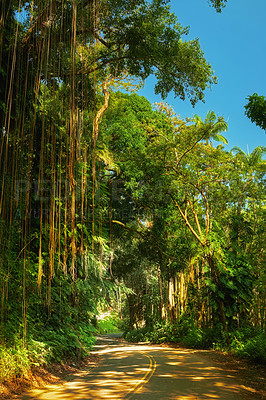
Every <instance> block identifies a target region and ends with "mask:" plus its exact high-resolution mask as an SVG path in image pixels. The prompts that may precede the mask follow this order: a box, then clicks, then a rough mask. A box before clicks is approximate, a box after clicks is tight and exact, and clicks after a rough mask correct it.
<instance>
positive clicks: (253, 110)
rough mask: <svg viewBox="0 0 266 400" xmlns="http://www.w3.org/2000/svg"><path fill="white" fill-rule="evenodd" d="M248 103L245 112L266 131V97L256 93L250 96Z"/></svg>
mask: <svg viewBox="0 0 266 400" xmlns="http://www.w3.org/2000/svg"><path fill="white" fill-rule="evenodd" d="M247 99H248V103H247V104H246V105H245V114H246V116H247V117H248V118H249V119H250V120H251V122H254V123H255V124H256V125H258V126H259V127H260V128H261V129H264V130H265V132H266V98H265V97H264V96H259V95H258V94H257V93H254V94H253V95H252V96H248V98H247Z"/></svg>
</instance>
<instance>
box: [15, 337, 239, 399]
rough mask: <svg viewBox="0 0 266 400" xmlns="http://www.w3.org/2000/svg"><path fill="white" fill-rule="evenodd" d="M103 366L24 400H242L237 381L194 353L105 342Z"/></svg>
mask: <svg viewBox="0 0 266 400" xmlns="http://www.w3.org/2000/svg"><path fill="white" fill-rule="evenodd" d="M94 353H95V354H100V355H101V356H102V361H101V362H100V364H99V365H98V366H97V367H96V368H94V369H92V370H90V371H86V370H85V371H81V372H79V373H78V374H76V376H75V378H74V379H73V380H72V381H69V382H65V383H63V384H62V385H49V386H46V387H45V388H43V389H38V390H34V391H31V392H28V393H26V394H24V395H23V396H22V397H21V400H90V399H93V400H107V399H108V400H109V399H113V400H120V399H121V400H122V399H130V400H196V399H197V400H210V399H213V400H214V399H216V400H241V399H243V397H242V396H241V394H240V392H239V386H238V384H237V382H235V381H234V379H233V377H232V376H230V375H229V374H226V373H224V372H222V371H220V370H219V369H218V368H217V367H214V366H213V365H212V364H211V363H210V362H208V361H206V360H205V358H201V357H200V356H198V355H195V354H194V351H193V350H186V349H174V348H166V347H160V346H150V345H147V344H136V345H135V344H128V343H126V342H121V341H118V340H117V339H115V338H113V337H111V336H110V335H109V336H108V335H105V336H101V337H99V338H98V341H97V343H96V346H95V349H94Z"/></svg>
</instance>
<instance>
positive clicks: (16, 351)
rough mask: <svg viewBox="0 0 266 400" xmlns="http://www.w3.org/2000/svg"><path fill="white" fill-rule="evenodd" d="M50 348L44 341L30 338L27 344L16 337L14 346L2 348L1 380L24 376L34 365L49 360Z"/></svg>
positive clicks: (0, 351) (0, 357)
mask: <svg viewBox="0 0 266 400" xmlns="http://www.w3.org/2000/svg"><path fill="white" fill-rule="evenodd" d="M48 354H49V348H48V347H47V346H46V345H45V344H44V343H42V342H37V341H35V340H33V339H30V340H29V342H28V344H27V346H25V345H24V344H23V341H22V340H20V339H17V338H16V339H15V341H14V344H13V345H12V346H7V345H3V346H1V350H0V380H1V381H2V382H5V381H8V380H11V379H13V378H20V377H22V376H24V375H25V374H26V373H27V372H29V370H30V369H31V366H32V365H42V364H44V363H46V362H47V356H48Z"/></svg>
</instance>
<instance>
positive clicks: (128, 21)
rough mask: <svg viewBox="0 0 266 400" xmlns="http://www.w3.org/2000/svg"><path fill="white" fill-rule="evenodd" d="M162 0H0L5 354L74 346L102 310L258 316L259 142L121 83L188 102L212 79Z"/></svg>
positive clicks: (141, 315) (225, 321)
mask: <svg viewBox="0 0 266 400" xmlns="http://www.w3.org/2000/svg"><path fill="white" fill-rule="evenodd" d="M167 3H168V1H165V0H152V1H147V0H146V1H145V0H130V1H122V0H108V1H107V0H71V1H70V0H49V1H48V0H34V1H33V0H32V1H23V0H20V1H18V0H11V1H2V3H1V9H0V120H1V122H0V124H1V125H0V130H1V139H0V181H1V191H0V285H1V286H0V287H1V332H0V336H1V343H2V346H3V348H5V349H6V350H5V351H6V352H8V350H7V349H8V347H9V346H20V345H21V346H24V347H26V348H27V349H28V351H29V354H30V349H32V348H35V349H36V348H37V349H38V352H40V353H41V354H44V352H45V351H47V352H48V350H47V348H48V347H47V346H49V348H50V349H51V350H50V355H49V357H53V358H55V359H58V360H59V359H61V358H62V357H65V356H67V355H68V354H69V353H72V354H76V355H77V356H80V355H81V353H82V351H83V349H84V348H85V347H87V348H89V347H90V346H91V345H92V343H93V336H92V333H93V332H94V331H95V324H96V317H95V316H96V315H97V314H98V313H99V312H100V311H102V310H104V309H106V307H112V308H113V309H114V310H116V311H117V312H118V313H119V315H120V316H122V317H123V321H124V327H125V329H131V330H132V329H134V328H140V327H143V326H146V327H149V326H152V324H154V323H155V322H158V323H162V324H163V323H166V324H170V325H169V326H170V330H171V329H172V331H171V332H172V333H173V329H174V328H173V327H174V326H176V325H175V324H178V323H180V321H181V322H182V320H184V319H186V320H187V321H189V322H187V323H190V324H192V325H193V329H194V330H196V329H212V330H213V331H212V332H213V333H212V335H213V337H214V334H216V335H218V336H219V334H221V332H222V334H223V335H224V336H223V337H224V338H227V339H228V338H230V332H233V331H234V330H236V329H240V328H244V327H251V328H252V329H255V330H256V334H257V333H259V334H261V332H262V331H263V330H264V328H265V280H266V275H265V268H264V265H265V249H264V248H263V245H264V243H265V229H264V223H265V222H264V221H265V211H266V209H265V167H266V164H265V161H264V158H263V155H264V153H265V148H264V147H262V146H261V147H258V148H256V149H255V150H254V151H253V152H252V153H251V154H245V153H244V152H243V151H242V150H241V149H238V148H234V149H232V151H230V152H228V151H226V150H224V147H223V144H224V143H227V140H226V137H225V136H224V135H225V134H224V132H226V130H227V124H226V122H225V121H224V118H223V117H221V116H216V115H215V113H214V112H213V111H210V112H209V113H208V114H207V116H206V117H204V118H205V119H204V118H203V119H202V118H201V117H200V116H197V115H196V116H195V117H194V118H192V119H186V120H182V119H181V118H180V117H179V116H178V115H176V114H175V112H174V110H173V109H172V108H171V107H170V106H169V105H168V104H166V103H163V102H161V103H158V104H155V105H153V106H152V105H151V104H150V103H149V101H148V100H147V99H145V98H144V97H140V96H138V95H137V93H136V91H137V89H138V88H139V87H140V86H141V85H142V83H143V81H144V80H145V79H146V78H147V77H148V76H150V75H151V74H153V75H154V76H155V77H156V85H155V92H156V93H158V94H160V95H161V97H162V99H164V98H165V97H166V96H167V94H168V93H169V92H171V91H172V92H174V94H175V96H177V97H180V98H181V99H183V100H187V99H188V100H189V101H190V102H191V103H192V104H193V105H194V104H195V103H196V102H197V101H202V100H204V91H205V90H206V88H208V87H210V85H213V84H215V82H216V77H215V75H214V72H213V70H212V68H211V66H210V64H209V63H208V61H207V60H206V59H205V57H204V53H203V51H202V49H201V48H200V45H199V41H198V40H197V39H194V40H188V41H187V40H186V34H187V33H188V28H186V27H182V26H181V25H180V23H179V22H178V19H177V17H176V16H175V15H174V14H173V13H171V10H170V7H169V6H168V4H167ZM225 3H226V1H216V0H215V1H213V0H212V1H211V2H210V4H211V5H212V6H213V7H214V8H215V9H216V11H217V12H221V10H222V8H223V6H224V5H225ZM256 110H257V111H256V112H258V113H259V115H260V116H259V118H262V119H263V116H261V113H260V110H259V109H258V108H256ZM248 112H251V109H250V111H248ZM259 121H261V120H260V119H259ZM213 141H216V143H217V141H218V142H219V145H214V144H213ZM191 321H193V323H192V322H191ZM193 332H194V331H193ZM214 332H215V333H214ZM175 334H176V335H177V333H175ZM173 335H174V334H173ZM226 335H227V336H226ZM218 336H217V337H218ZM173 337H174V336H173ZM194 339H195V337H194ZM21 340H22V342H21ZM208 340H209V341H211V343H212V342H213V340H214V339H213V340H212V339H211V336H210V337H209V339H208ZM208 340H207V339H206V343H207V342H208ZM18 343H20V344H18ZM206 345H209V342H208V343H207V344H206ZM34 346H35V347H34ZM36 351H37V350H36ZM2 360H4V358H2ZM1 362H4V361H1Z"/></svg>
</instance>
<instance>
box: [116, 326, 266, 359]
mask: <svg viewBox="0 0 266 400" xmlns="http://www.w3.org/2000/svg"><path fill="white" fill-rule="evenodd" d="M124 337H125V339H126V340H128V341H130V342H143V341H144V342H151V343H163V342H172V343H179V344H180V345H182V346H185V347H188V348H194V349H214V350H221V351H229V352H232V353H234V354H236V355H237V356H239V357H243V358H246V359H249V360H251V361H254V362H258V363H262V364H266V333H265V332H262V331H261V330H260V329H255V328H243V329H236V330H234V331H233V332H223V331H222V329H221V327H219V326H216V327H214V328H207V329H202V328H199V327H197V326H196V325H195V322H194V321H192V320H180V321H179V322H176V323H175V324H169V323H159V322H157V323H155V324H153V326H150V327H144V328H141V329H134V330H131V331H129V330H128V331H125V332H124Z"/></svg>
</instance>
